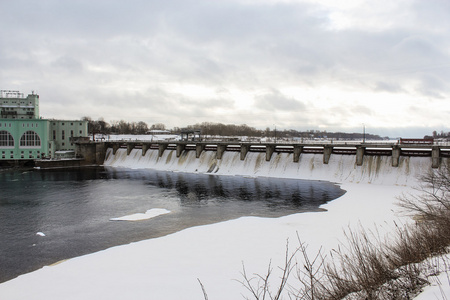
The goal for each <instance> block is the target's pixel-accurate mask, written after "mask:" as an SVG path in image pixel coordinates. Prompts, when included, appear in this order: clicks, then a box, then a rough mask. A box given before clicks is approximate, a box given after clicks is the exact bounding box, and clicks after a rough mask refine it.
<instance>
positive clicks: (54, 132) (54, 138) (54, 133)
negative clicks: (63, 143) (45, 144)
mask: <svg viewBox="0 0 450 300" xmlns="http://www.w3.org/2000/svg"><path fill="white" fill-rule="evenodd" d="M53 140H56V130H53Z"/></svg>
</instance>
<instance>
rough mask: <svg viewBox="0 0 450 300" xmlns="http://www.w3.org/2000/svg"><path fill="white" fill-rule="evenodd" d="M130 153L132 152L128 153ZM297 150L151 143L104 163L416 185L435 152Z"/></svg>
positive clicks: (443, 162) (110, 155) (109, 157)
mask: <svg viewBox="0 0 450 300" xmlns="http://www.w3.org/2000/svg"><path fill="white" fill-rule="evenodd" d="M128 153H129V154H128ZM292 155H293V154H292V153H274V155H272V157H271V158H270V161H267V160H266V154H265V153H258V152H249V153H247V155H246V157H245V159H243V160H241V156H240V153H238V152H227V151H226V152H224V153H223V155H222V157H221V158H220V159H218V158H217V152H214V151H203V152H201V154H200V155H199V156H198V157H197V155H196V152H195V151H183V152H182V153H181V155H179V157H177V155H176V150H168V149H167V150H166V151H164V152H163V153H162V154H161V153H160V152H159V151H158V150H154V149H149V150H148V151H146V152H145V154H144V155H142V150H141V149H132V150H131V151H127V149H123V148H120V149H117V151H116V152H115V154H114V152H113V149H112V148H109V149H107V150H106V157H105V161H104V165H105V166H112V167H124V168H135V169H155V170H162V171H173V172H189V173H204V174H215V175H239V176H251V177H257V176H264V177H280V178H296V179H308V180H326V181H332V182H338V183H341V182H350V183H372V184H392V185H416V184H417V179H418V177H419V176H420V175H422V174H424V173H425V172H427V171H429V170H431V169H432V168H431V157H408V156H402V157H400V158H399V164H398V167H393V166H392V157H390V156H367V157H364V160H363V162H362V164H361V165H357V163H356V159H355V155H331V156H330V159H329V161H328V164H324V163H323V155H322V154H312V153H302V154H301V155H300V157H299V161H298V162H293V157H292ZM443 165H449V159H448V158H441V166H443Z"/></svg>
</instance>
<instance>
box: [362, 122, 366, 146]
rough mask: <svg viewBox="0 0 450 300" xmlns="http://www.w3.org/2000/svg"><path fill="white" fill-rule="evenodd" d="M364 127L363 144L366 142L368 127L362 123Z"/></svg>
mask: <svg viewBox="0 0 450 300" xmlns="http://www.w3.org/2000/svg"><path fill="white" fill-rule="evenodd" d="M362 125H363V143H365V142H366V125H365V124H364V123H362Z"/></svg>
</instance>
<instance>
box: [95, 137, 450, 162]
mask: <svg viewBox="0 0 450 300" xmlns="http://www.w3.org/2000/svg"><path fill="white" fill-rule="evenodd" d="M89 143H92V142H89ZM89 143H88V144H89ZM102 144H104V147H101V148H102V149H104V150H103V151H106V149H108V148H112V149H113V154H115V153H116V151H117V149H119V148H126V149H127V154H128V155H129V154H130V152H131V151H132V150H133V149H141V150H142V155H143V156H144V155H145V154H146V152H147V151H148V150H149V149H153V150H158V155H159V156H160V157H161V156H162V155H163V153H164V151H166V150H175V151H176V155H177V157H180V156H181V154H182V153H183V151H195V152H196V157H197V158H199V157H200V155H201V153H202V152H203V151H215V152H216V155H217V159H222V156H223V154H224V152H239V153H240V159H241V160H244V159H245V157H246V156H247V154H248V153H249V152H261V153H265V156H266V161H270V159H271V157H272V155H273V154H274V153H291V154H292V157H293V162H294V163H296V162H299V159H300V155H301V154H302V153H305V154H308V153H310V154H311V153H312V154H322V155H323V163H324V164H328V162H329V159H330V157H331V155H354V156H355V157H356V165H357V166H361V165H362V164H363V160H364V157H365V156H391V157H392V166H393V167H398V165H399V160H400V157H401V156H409V157H430V160H431V165H432V167H433V168H438V167H439V165H440V162H441V158H445V157H450V146H449V145H434V144H429V145H423V144H398V143H391V144H388V143H352V144H349V143H334V144H333V143H322V144H321V143H252V142H211V141H208V142H187V141H137V140H136V141H107V142H102Z"/></svg>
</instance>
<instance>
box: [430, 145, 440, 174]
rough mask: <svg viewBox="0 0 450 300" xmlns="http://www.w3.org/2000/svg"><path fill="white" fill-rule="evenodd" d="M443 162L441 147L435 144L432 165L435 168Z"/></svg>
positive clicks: (432, 149) (432, 152) (432, 150)
mask: <svg viewBox="0 0 450 300" xmlns="http://www.w3.org/2000/svg"><path fill="white" fill-rule="evenodd" d="M440 164H441V150H440V149H439V147H436V146H434V147H433V148H431V167H432V168H433V169H437V168H439V165H440Z"/></svg>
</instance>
